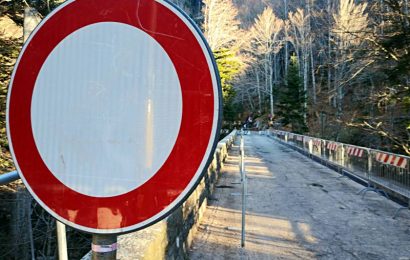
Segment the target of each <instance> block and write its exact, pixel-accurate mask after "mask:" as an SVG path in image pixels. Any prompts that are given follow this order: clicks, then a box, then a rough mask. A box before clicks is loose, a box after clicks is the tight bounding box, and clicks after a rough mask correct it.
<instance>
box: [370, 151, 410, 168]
mask: <svg viewBox="0 0 410 260" xmlns="http://www.w3.org/2000/svg"><path fill="white" fill-rule="evenodd" d="M376 161H378V162H381V163H383V164H389V165H393V166H396V167H400V168H406V166H407V159H406V158H404V157H401V156H397V155H393V154H386V153H377V154H376Z"/></svg>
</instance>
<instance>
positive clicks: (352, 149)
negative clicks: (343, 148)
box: [347, 146, 364, 158]
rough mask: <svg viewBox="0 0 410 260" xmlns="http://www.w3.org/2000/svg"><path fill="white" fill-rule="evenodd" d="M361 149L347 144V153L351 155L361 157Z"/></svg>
mask: <svg viewBox="0 0 410 260" xmlns="http://www.w3.org/2000/svg"><path fill="white" fill-rule="evenodd" d="M363 152H364V151H363V149H360V148H357V147H353V146H348V147H347V154H348V155H352V156H356V157H360V158H361V157H362V156H363Z"/></svg>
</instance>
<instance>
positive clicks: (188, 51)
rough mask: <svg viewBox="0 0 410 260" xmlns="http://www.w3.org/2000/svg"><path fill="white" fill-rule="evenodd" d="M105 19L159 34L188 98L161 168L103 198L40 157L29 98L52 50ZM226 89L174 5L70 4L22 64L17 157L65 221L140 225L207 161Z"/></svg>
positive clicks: (12, 127)
mask: <svg viewBox="0 0 410 260" xmlns="http://www.w3.org/2000/svg"><path fill="white" fill-rule="evenodd" d="M120 2H121V3H120ZM187 21H188V22H187ZM99 22H118V23H124V24H128V25H131V26H134V27H136V28H138V29H140V30H142V31H144V32H145V33H147V34H149V35H150V36H151V37H152V38H154V39H155V40H156V41H157V42H158V43H159V44H160V45H161V46H162V47H163V48H164V50H165V51H166V52H167V54H168V55H169V57H170V58H171V60H172V61H173V64H174V66H175V69H176V71H177V74H178V77H179V80H180V84H181V92H182V100H183V105H182V109H183V110H182V119H181V127H180V132H179V135H178V137H177V140H176V143H175V146H174V148H173V150H172V152H171V154H170V155H169V157H168V159H167V161H166V162H165V163H164V165H163V166H162V167H161V168H160V170H159V171H158V172H157V173H156V174H155V175H154V176H153V177H152V178H151V179H150V180H148V181H147V182H146V183H144V184H143V185H142V186H140V187H138V188H137V189H135V190H133V191H130V192H128V193H126V194H122V195H119V196H115V197H104V198H96V197H91V196H87V195H83V194H80V193H78V192H76V191H74V190H72V189H70V188H69V187H67V186H65V185H64V184H63V183H61V182H60V181H59V180H58V179H57V178H56V177H55V176H54V175H53V174H52V173H51V172H50V170H49V169H48V168H47V166H46V165H45V163H44V162H43V160H42V159H41V156H40V154H39V152H38V150H37V147H36V144H35V141H34V137H33V133H32V127H31V98H32V94H33V91H34V86H35V82H36V79H37V75H38V74H39V72H40V69H41V67H42V65H43V64H44V62H45V60H46V59H47V57H48V55H49V54H50V53H51V51H52V50H53V49H54V48H55V47H56V46H57V45H58V44H59V43H60V42H61V41H62V40H63V39H64V38H65V37H67V36H68V35H70V34H71V33H73V32H74V31H76V30H78V29H80V28H82V27H85V26H88V25H91V24H95V23H99ZM170 35H172V36H170ZM204 46H205V48H204ZM215 83H217V86H215ZM220 91H221V90H220V83H219V81H218V72H217V69H216V65H215V62H214V61H213V58H212V55H211V54H210V50H209V47H208V46H207V45H206V42H205V41H204V40H203V38H202V36H201V34H200V33H198V29H197V27H196V26H195V25H194V24H193V22H192V21H190V20H189V19H187V17H186V16H185V15H183V14H182V12H180V11H179V10H178V9H177V8H176V7H175V6H173V5H172V4H170V3H168V2H166V1H153V0H76V1H74V0H72V1H68V2H66V3H64V4H63V5H62V6H60V7H59V8H58V9H56V10H55V11H54V12H52V13H51V14H50V15H49V16H48V17H47V18H46V19H44V20H43V21H42V23H40V25H39V26H38V27H37V28H36V30H35V31H34V33H33V34H32V35H31V36H30V38H29V40H28V41H27V43H26V45H25V46H24V48H23V50H22V52H21V53H20V56H19V59H18V61H17V63H16V66H15V70H14V72H13V76H12V82H11V84H10V93H9V97H8V106H7V107H8V111H7V112H8V114H7V116H8V118H7V123H8V136H9V142H10V146H11V150H12V154H13V157H14V161H15V163H16V166H17V168H18V170H19V173H20V176H21V177H22V179H23V181H24V182H25V184H26V185H27V187H28V188H29V190H30V191H31V193H32V194H33V195H34V197H35V198H36V199H37V200H38V201H39V202H40V204H41V205H42V206H43V207H45V208H46V209H47V210H48V211H49V212H50V213H51V214H52V215H53V216H55V217H56V218H58V219H59V220H60V221H62V222H64V223H65V224H68V225H71V226H73V227H76V228H78V229H81V230H84V231H87V232H93V233H122V232H128V231H132V230H136V229H141V228H143V227H145V226H147V225H150V224H153V223H155V222H157V221H158V220H160V219H162V218H163V217H165V216H166V215H167V214H169V212H170V211H171V210H172V209H173V208H175V207H177V206H178V205H179V204H181V203H182V202H183V201H184V200H185V199H186V197H187V196H188V195H189V194H190V193H191V192H192V190H193V188H194V186H196V185H195V184H197V183H198V182H199V179H200V177H201V176H202V175H203V172H204V171H205V170H206V167H207V166H208V165H209V162H210V157H211V156H212V155H213V152H214V150H215V147H216V142H217V138H218V132H219V124H220V109H219V111H218V108H220V107H221V93H220ZM217 103H218V104H217ZM215 108H217V109H215ZM193 144H195V145H193ZM204 162H205V163H204ZM201 166H202V168H201ZM198 173H199V174H198ZM113 174H115V173H113ZM195 177H198V179H195Z"/></svg>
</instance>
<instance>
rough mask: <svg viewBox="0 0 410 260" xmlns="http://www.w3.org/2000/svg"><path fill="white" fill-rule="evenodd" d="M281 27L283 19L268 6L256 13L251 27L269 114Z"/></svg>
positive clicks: (276, 78)
mask: <svg viewBox="0 0 410 260" xmlns="http://www.w3.org/2000/svg"><path fill="white" fill-rule="evenodd" d="M283 27H284V22H283V20H282V19H279V18H278V17H277V16H276V15H275V14H274V13H273V10H272V8H270V7H267V8H265V10H264V11H263V12H262V13H261V14H260V15H258V17H257V18H256V19H255V23H254V25H253V26H252V27H251V39H252V48H253V53H254V55H256V56H258V57H261V59H262V60H261V64H262V66H263V69H264V77H265V88H264V91H265V92H266V93H269V101H270V104H269V108H270V113H271V115H273V114H274V94H273V86H274V83H277V82H278V78H279V75H278V74H279V72H278V59H277V54H278V53H279V51H280V49H281V48H282V46H283V44H282V43H283V40H282V39H280V38H279V36H280V33H281V31H282V30H283Z"/></svg>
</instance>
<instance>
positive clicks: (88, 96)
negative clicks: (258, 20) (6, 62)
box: [7, 0, 221, 233]
mask: <svg viewBox="0 0 410 260" xmlns="http://www.w3.org/2000/svg"><path fill="white" fill-rule="evenodd" d="M220 112H221V90H220V83H219V79H218V72H217V69H216V65H215V62H214V60H213V57H212V53H211V51H210V49H209V48H208V46H207V44H206V41H205V40H204V37H203V36H202V34H201V33H200V31H199V29H198V28H197V27H196V26H195V24H194V23H193V22H192V21H191V20H190V19H189V18H188V17H187V16H186V15H185V14H184V13H182V12H181V11H180V10H179V9H178V8H176V7H175V6H174V5H172V4H170V3H169V2H167V1H152V0H120V1H118V0H115V1H114V0H99V1H87V0H77V1H67V2H65V3H64V4H63V5H61V6H60V7H59V8H57V9H56V10H55V11H53V12H52V13H51V14H50V15H49V16H47V17H46V18H45V19H44V20H43V21H42V22H41V23H40V25H39V26H38V27H37V28H36V30H35V31H34V32H33V33H32V35H31V36H30V38H29V39H28V41H27V43H26V44H25V46H24V47H23V49H22V51H21V53H20V56H19V58H18V61H17V63H16V66H15V69H14V72H13V75H12V80H11V84H10V91H9V96H8V105H7V128H8V137H9V142H10V147H11V151H12V155H13V159H14V161H15V164H16V167H17V168H18V171H19V173H20V176H21V178H22V179H23V181H24V183H25V184H26V186H27V188H28V189H29V191H30V192H31V193H32V195H33V196H34V198H35V199H36V200H37V201H38V202H39V203H40V204H41V205H42V206H43V207H44V208H45V209H46V210H47V211H48V212H49V213H50V214H52V215H53V216H54V217H56V218H57V219H58V220H60V221H61V222H63V223H65V224H68V225H70V226H72V227H75V228H78V229H80V230H84V231H87V232H92V233H123V232H129V231H132V230H137V229H141V228H143V227H145V226H147V225H150V224H153V223H155V222H156V221H158V220H160V219H162V218H164V217H165V216H167V214H169V213H170V212H171V211H172V210H173V209H174V208H176V207H177V206H179V205H180V204H181V203H182V202H183V201H184V200H185V199H186V198H187V196H188V195H189V194H190V193H191V191H192V190H193V189H194V188H195V186H196V185H197V183H198V182H199V180H200V178H201V177H202V175H203V172H204V171H205V170H206V168H207V167H208V165H209V162H210V160H211V157H212V156H213V153H214V150H215V147H216V143H217V137H218V132H219V128H220V126H219V125H220Z"/></svg>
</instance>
